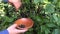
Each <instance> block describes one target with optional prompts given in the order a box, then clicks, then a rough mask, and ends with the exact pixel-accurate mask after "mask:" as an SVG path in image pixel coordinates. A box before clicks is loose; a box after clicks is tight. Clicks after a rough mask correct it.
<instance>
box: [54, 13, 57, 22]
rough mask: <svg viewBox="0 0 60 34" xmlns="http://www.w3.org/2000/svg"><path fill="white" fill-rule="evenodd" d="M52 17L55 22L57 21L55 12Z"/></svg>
mask: <svg viewBox="0 0 60 34" xmlns="http://www.w3.org/2000/svg"><path fill="white" fill-rule="evenodd" d="M53 18H54V20H55V21H56V22H58V17H57V16H56V15H55V14H53Z"/></svg>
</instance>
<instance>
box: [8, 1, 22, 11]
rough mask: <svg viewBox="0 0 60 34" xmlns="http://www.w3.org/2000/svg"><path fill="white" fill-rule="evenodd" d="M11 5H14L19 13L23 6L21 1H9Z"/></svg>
mask: <svg viewBox="0 0 60 34" xmlns="http://www.w3.org/2000/svg"><path fill="white" fill-rule="evenodd" d="M8 1H9V3H11V4H13V5H14V7H15V9H16V10H17V11H18V9H19V8H20V6H21V4H22V3H21V0H8Z"/></svg>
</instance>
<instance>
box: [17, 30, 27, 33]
mask: <svg viewBox="0 0 60 34" xmlns="http://www.w3.org/2000/svg"><path fill="white" fill-rule="evenodd" d="M26 31H28V29H24V30H17V32H19V33H24V32H26Z"/></svg>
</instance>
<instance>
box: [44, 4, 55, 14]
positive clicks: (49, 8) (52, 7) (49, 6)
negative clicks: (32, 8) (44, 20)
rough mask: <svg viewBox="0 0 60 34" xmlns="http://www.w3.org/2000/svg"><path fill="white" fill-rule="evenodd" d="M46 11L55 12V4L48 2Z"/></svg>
mask: <svg viewBox="0 0 60 34" xmlns="http://www.w3.org/2000/svg"><path fill="white" fill-rule="evenodd" d="M45 12H47V13H48V14H49V13H53V12H54V5H53V4H47V5H46V6H45Z"/></svg>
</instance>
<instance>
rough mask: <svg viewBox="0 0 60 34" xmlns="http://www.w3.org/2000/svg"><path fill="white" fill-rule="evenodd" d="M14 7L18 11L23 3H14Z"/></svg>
mask: <svg viewBox="0 0 60 34" xmlns="http://www.w3.org/2000/svg"><path fill="white" fill-rule="evenodd" d="M13 5H14V7H15V9H16V10H18V9H19V8H20V6H21V3H20V2H15V3H13Z"/></svg>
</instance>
